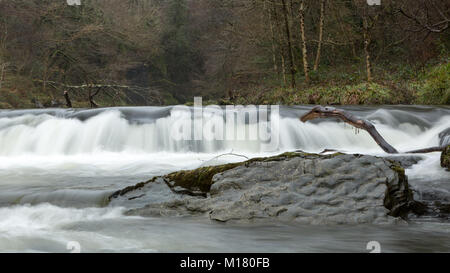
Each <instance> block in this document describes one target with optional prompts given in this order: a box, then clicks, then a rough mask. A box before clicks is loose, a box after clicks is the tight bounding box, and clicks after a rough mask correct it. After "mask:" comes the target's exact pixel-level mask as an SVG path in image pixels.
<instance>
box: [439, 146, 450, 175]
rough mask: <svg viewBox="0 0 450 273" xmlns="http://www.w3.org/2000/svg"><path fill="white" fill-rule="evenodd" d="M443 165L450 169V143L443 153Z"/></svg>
mask: <svg viewBox="0 0 450 273" xmlns="http://www.w3.org/2000/svg"><path fill="white" fill-rule="evenodd" d="M441 166H442V168H446V169H447V170H449V171H450V145H448V146H447V147H446V148H445V149H444V151H443V152H442V154H441Z"/></svg>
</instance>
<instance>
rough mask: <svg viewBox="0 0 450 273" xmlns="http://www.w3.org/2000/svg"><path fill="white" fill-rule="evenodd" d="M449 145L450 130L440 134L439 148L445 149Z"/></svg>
mask: <svg viewBox="0 0 450 273" xmlns="http://www.w3.org/2000/svg"><path fill="white" fill-rule="evenodd" d="M447 145H450V128H448V129H446V130H444V131H442V132H441V133H440V134H439V146H441V147H443V146H447Z"/></svg>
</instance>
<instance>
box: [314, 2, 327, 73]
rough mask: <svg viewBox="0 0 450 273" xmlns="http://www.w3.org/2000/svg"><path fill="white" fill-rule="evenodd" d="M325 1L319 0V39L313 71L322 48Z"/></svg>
mask: <svg viewBox="0 0 450 273" xmlns="http://www.w3.org/2000/svg"><path fill="white" fill-rule="evenodd" d="M325 3H326V0H320V19H319V40H318V42H317V53H316V61H315V62H314V71H317V69H319V63H320V53H321V52H320V51H321V49H322V41H323V28H324V24H325Z"/></svg>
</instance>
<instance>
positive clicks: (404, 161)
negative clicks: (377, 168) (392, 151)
mask: <svg viewBox="0 0 450 273" xmlns="http://www.w3.org/2000/svg"><path fill="white" fill-rule="evenodd" d="M384 158H386V159H388V160H392V161H396V162H397V163H398V164H399V165H401V166H402V167H404V168H406V169H407V168H410V167H412V166H413V165H416V164H417V163H419V162H420V161H422V160H423V159H424V157H423V156H420V155H400V156H399V155H394V156H386V157H384Z"/></svg>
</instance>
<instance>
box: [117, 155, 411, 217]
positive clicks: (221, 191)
mask: <svg viewBox="0 0 450 273" xmlns="http://www.w3.org/2000/svg"><path fill="white" fill-rule="evenodd" d="M110 200H111V202H110V205H117V206H125V207H127V208H129V211H128V214H129V215H141V216H188V215H207V216H208V217H209V218H210V219H212V220H216V221H222V222H226V221H230V220H271V219H275V218H276V219H278V220H282V221H296V222H301V223H307V224H359V223H386V222H392V221H395V218H396V217H402V218H406V217H407V215H408V214H409V213H410V212H411V211H414V210H417V209H418V208H420V204H419V203H417V202H415V201H414V200H413V197H412V193H411V190H410V189H409V185H408V181H407V177H406V175H405V172H404V170H403V168H402V167H400V166H399V165H397V164H396V162H394V161H390V160H387V159H383V158H378V157H373V156H365V155H346V154H334V155H315V154H306V153H287V154H283V155H280V156H276V157H270V158H258V159H252V160H249V161H246V162H243V163H235V164H228V165H221V166H213V167H206V168H200V169H196V170H193V171H182V172H176V173H173V174H169V175H166V176H161V177H155V178H153V179H152V180H150V181H147V182H144V183H140V184H137V185H136V186H132V187H129V188H126V189H123V190H121V191H118V192H116V193H114V194H113V195H112V196H111V197H110Z"/></svg>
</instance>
